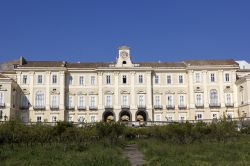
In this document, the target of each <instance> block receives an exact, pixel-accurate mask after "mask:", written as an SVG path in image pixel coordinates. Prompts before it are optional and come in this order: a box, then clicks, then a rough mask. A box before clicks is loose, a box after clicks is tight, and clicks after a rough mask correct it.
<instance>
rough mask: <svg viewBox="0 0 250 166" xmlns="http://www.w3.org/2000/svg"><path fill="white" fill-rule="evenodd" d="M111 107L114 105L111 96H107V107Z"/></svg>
mask: <svg viewBox="0 0 250 166" xmlns="http://www.w3.org/2000/svg"><path fill="white" fill-rule="evenodd" d="M111 105H112V101H111V96H110V95H108V96H106V106H111Z"/></svg>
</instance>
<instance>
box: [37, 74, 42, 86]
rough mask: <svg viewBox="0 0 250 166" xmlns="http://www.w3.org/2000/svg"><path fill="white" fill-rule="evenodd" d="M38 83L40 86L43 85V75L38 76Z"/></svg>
mask: <svg viewBox="0 0 250 166" xmlns="http://www.w3.org/2000/svg"><path fill="white" fill-rule="evenodd" d="M37 83H38V84H42V83H43V76H42V75H38V76H37Z"/></svg>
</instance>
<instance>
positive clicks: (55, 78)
mask: <svg viewBox="0 0 250 166" xmlns="http://www.w3.org/2000/svg"><path fill="white" fill-rule="evenodd" d="M51 84H58V76H57V74H52V75H51Z"/></svg>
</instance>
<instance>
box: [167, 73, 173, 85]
mask: <svg viewBox="0 0 250 166" xmlns="http://www.w3.org/2000/svg"><path fill="white" fill-rule="evenodd" d="M166 84H167V85H171V84H172V75H171V74H167V75H166Z"/></svg>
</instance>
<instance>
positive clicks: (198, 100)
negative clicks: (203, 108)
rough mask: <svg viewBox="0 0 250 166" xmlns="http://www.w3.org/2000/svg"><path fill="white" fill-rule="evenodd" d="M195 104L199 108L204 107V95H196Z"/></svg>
mask: <svg viewBox="0 0 250 166" xmlns="http://www.w3.org/2000/svg"><path fill="white" fill-rule="evenodd" d="M195 104H196V105H198V106H200V105H203V94H202V93H196V94H195Z"/></svg>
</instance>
